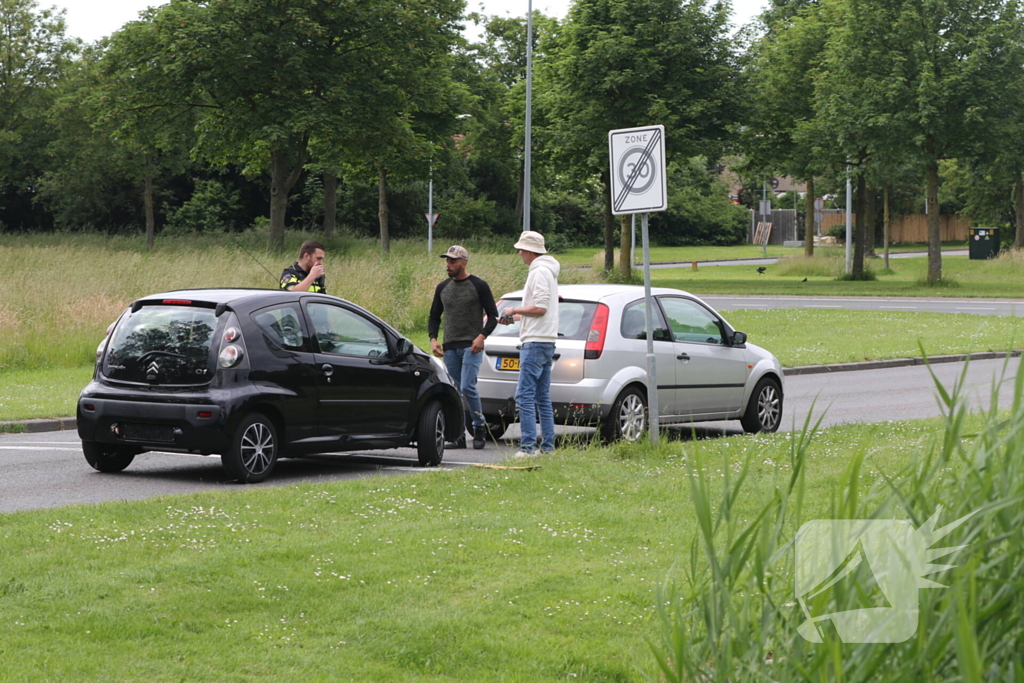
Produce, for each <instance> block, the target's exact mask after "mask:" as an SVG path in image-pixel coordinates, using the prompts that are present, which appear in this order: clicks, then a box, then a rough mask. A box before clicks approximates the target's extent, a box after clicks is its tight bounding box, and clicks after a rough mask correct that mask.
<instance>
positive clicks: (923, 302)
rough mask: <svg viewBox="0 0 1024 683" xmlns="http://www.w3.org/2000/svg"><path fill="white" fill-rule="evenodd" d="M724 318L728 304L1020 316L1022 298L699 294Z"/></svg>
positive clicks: (746, 306)
mask: <svg viewBox="0 0 1024 683" xmlns="http://www.w3.org/2000/svg"><path fill="white" fill-rule="evenodd" d="M700 298H701V299H702V300H703V301H706V302H707V303H708V304H710V305H711V307H712V308H714V309H716V310H717V311H719V312H720V313H721V314H722V315H723V316H725V317H726V318H728V317H729V313H728V311H729V309H731V308H761V309H772V308H813V309H819V310H820V309H851V310H857V311H926V312H931V313H970V314H974V315H997V316H1016V317H1024V299H946V298H937V299H926V298H923V297H898V296H893V297H877V296H874V297H852V296H756V295H743V296H719V295H708V296H701V297H700Z"/></svg>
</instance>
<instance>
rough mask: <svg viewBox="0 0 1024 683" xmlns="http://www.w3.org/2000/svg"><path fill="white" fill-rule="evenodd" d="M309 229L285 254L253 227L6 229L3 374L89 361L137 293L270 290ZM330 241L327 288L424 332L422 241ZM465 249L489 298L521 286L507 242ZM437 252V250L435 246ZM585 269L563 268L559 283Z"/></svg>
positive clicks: (425, 259)
mask: <svg viewBox="0 0 1024 683" xmlns="http://www.w3.org/2000/svg"><path fill="white" fill-rule="evenodd" d="M304 237H306V235H298V234H291V233H290V234H289V235H288V239H287V246H286V251H285V252H284V253H283V254H275V253H270V252H268V251H267V250H266V249H265V247H264V246H263V245H265V244H266V240H265V235H261V234H259V233H258V231H256V232H254V233H247V234H245V235H241V236H237V237H236V236H233V235H229V234H217V235H203V236H190V237H188V236H187V237H162V238H161V239H159V240H158V241H157V245H156V247H155V248H154V249H153V250H152V251H147V250H146V249H145V244H144V242H143V240H142V239H141V238H139V237H125V236H109V237H108V236H104V235H96V234H55V235H38V236H37V235H33V236H26V237H21V236H14V237H11V236H5V237H4V241H3V243H2V244H0V269H2V272H3V273H4V276H5V278H6V281H5V284H4V296H3V298H2V300H0V329H3V331H4V333H3V335H2V336H0V371H2V370H10V369H18V368H22V369H32V368H41V367H54V366H78V365H83V364H88V363H90V362H91V361H92V357H93V354H94V352H95V349H96V345H97V344H98V343H99V341H100V340H101V339H102V338H103V333H104V330H105V329H106V327H107V325H109V324H110V323H111V322H112V321H113V320H114V319H115V318H116V317H117V316H118V314H120V312H121V311H122V310H124V308H125V307H126V306H127V305H128V304H129V303H131V301H133V300H134V299H136V298H138V297H141V296H145V295H147V294H152V293H155V292H160V291H166V290H173V289H183V288H192V287H256V288H267V289H276V288H277V286H278V277H279V275H280V273H281V270H282V269H283V268H284V267H285V266H288V265H290V264H291V263H292V262H293V261H294V260H295V258H296V253H297V252H298V248H299V244H300V243H301V241H302V239H303V238H304ZM325 246H326V247H327V259H326V263H327V287H328V291H329V292H330V293H331V294H333V295H335V296H340V297H342V298H345V299H348V300H350V301H353V302H355V303H357V304H359V305H360V306H363V307H364V308H367V309H368V310H370V311H372V312H373V313H374V314H376V315H378V316H380V317H381V318H383V319H384V320H386V321H388V322H389V323H390V324H392V325H394V326H395V327H396V328H397V329H398V330H399V331H401V332H403V333H405V334H414V333H416V332H418V331H422V330H425V329H426V325H427V315H428V313H429V309H430V302H431V298H432V296H433V292H434V287H435V286H436V285H437V283H438V282H440V281H441V280H443V279H444V278H445V277H446V275H445V271H444V262H443V260H442V259H440V258H438V256H437V255H434V256H433V257H430V256H429V255H428V254H427V253H426V251H427V250H426V244H425V242H423V241H415V242H414V241H411V240H395V241H393V242H392V245H391V252H390V253H389V254H384V253H382V252H381V251H380V248H379V246H378V245H377V244H376V242H374V241H373V240H369V239H366V240H357V239H353V238H350V237H341V238H338V239H336V240H332V241H329V242H328V243H326V244H325ZM467 246H468V248H469V249H470V251H471V259H470V268H469V269H470V272H472V273H474V274H477V275H479V276H481V277H483V278H484V279H485V280H487V281H488V283H489V284H490V286H491V289H492V291H493V292H494V294H495V296H500V295H501V294H502V293H504V292H506V291H509V290H513V289H518V288H520V287H521V286H522V284H523V282H525V279H526V268H525V266H523V264H522V262H521V261H520V260H519V257H518V256H517V255H516V254H515V253H514V252H513V251H512V248H511V246H509V245H505V247H504V248H502V245H501V244H500V243H497V242H492V243H488V244H487V245H484V246H483V248H485V249H487V248H489V249H491V251H479V250H478V249H477V248H476V246H475V245H472V244H470V245H467ZM438 249H440V247H438ZM580 277H581V274H580V273H578V272H576V271H573V270H566V271H563V275H562V276H561V278H560V280H561V281H562V282H573V281H576V280H578V279H579V278H580Z"/></svg>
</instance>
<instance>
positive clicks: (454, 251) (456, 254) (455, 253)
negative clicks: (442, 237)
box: [441, 244, 469, 261]
mask: <svg viewBox="0 0 1024 683" xmlns="http://www.w3.org/2000/svg"><path fill="white" fill-rule="evenodd" d="M441 258H460V259H462V260H463V261H468V260H469V252H468V251H466V248H465V247H461V246H459V245H458V244H453V245H452V246H450V247H448V251H446V252H445V253H443V254H441Z"/></svg>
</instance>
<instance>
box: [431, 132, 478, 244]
mask: <svg viewBox="0 0 1024 683" xmlns="http://www.w3.org/2000/svg"><path fill="white" fill-rule="evenodd" d="M472 117H473V115H472V114H459V115H458V116H456V117H455V119H456V120H457V121H461V120H463V119H468V118H472ZM427 193H428V197H427V255H428V256H433V255H434V221H435V220H437V219H436V217H435V216H434V157H433V156H431V157H430V184H429V189H428V190H427Z"/></svg>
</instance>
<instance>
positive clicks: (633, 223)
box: [629, 213, 636, 268]
mask: <svg viewBox="0 0 1024 683" xmlns="http://www.w3.org/2000/svg"><path fill="white" fill-rule="evenodd" d="M629 231H630V235H631V236H632V239H633V246H632V247H630V252H629V258H630V260H631V261H632V262H633V267H634V268H635V267H636V214H635V213H634V214H631V215H630V217H629Z"/></svg>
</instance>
